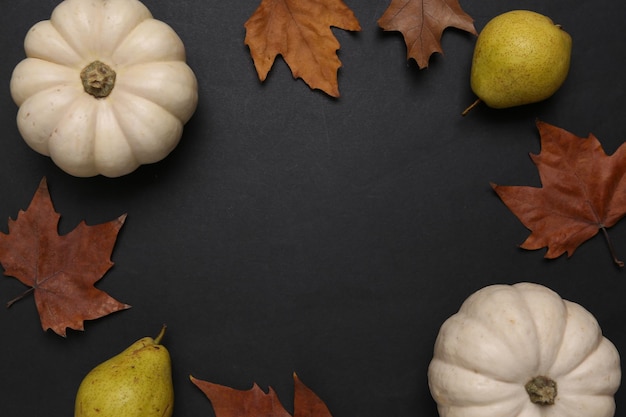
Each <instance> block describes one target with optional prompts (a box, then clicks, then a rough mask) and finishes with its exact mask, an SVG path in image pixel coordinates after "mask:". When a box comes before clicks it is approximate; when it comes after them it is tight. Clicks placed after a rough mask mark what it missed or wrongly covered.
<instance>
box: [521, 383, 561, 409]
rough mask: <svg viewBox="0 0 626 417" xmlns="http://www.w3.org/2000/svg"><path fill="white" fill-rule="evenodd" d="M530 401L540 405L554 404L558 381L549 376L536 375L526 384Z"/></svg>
mask: <svg viewBox="0 0 626 417" xmlns="http://www.w3.org/2000/svg"><path fill="white" fill-rule="evenodd" d="M524 387H525V388H526V392H527V393H528V396H529V397H530V401H531V402H532V403H534V404H539V405H553V404H554V400H555V399H556V395H557V390H556V382H554V381H553V380H552V379H550V378H548V377H547V376H536V377H534V378H533V379H531V380H530V381H528V382H527V383H526V385H525V386H524Z"/></svg>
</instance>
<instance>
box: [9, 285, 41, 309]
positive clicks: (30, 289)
mask: <svg viewBox="0 0 626 417" xmlns="http://www.w3.org/2000/svg"><path fill="white" fill-rule="evenodd" d="M33 291H35V287H30V288H29V289H27V290H26V291H24V292H23V293H22V294H21V295H18V296H17V297H15V298H14V299H12V300H11V301H9V302H8V303H7V308H10V307H11V306H12V305H13V304H15V303H17V302H18V301H20V300H21V299H22V298H24V297H26V296H27V295H28V294H30V293H32V292H33Z"/></svg>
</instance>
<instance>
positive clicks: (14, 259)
mask: <svg viewBox="0 0 626 417" xmlns="http://www.w3.org/2000/svg"><path fill="white" fill-rule="evenodd" d="M59 219H60V215H59V214H58V213H56V212H55V210H54V207H53V205H52V200H51V199H50V194H49V191H48V185H47V182H46V179H45V178H44V179H42V180H41V183H40V184H39V187H38V188H37V191H36V192H35V195H34V197H33V200H32V201H31V203H30V205H29V207H28V209H27V210H26V211H21V210H20V212H19V213H18V216H17V219H16V220H12V219H9V233H8V234H4V233H0V263H1V264H2V266H3V268H4V274H5V275H8V276H12V277H14V278H17V279H18V280H19V281H21V282H22V283H23V284H25V285H27V286H29V287H30V288H29V289H28V290H27V291H26V292H25V293H24V294H22V295H21V296H20V297H18V298H16V299H14V300H12V301H11V302H9V304H8V306H10V305H11V304H13V302H15V301H17V300H19V299H21V298H23V297H24V296H25V295H27V294H30V293H31V292H32V293H34V297H35V304H36V305H37V310H38V312H39V317H40V319H41V325H42V327H43V329H44V331H45V330H48V329H52V330H53V331H54V332H55V333H57V334H59V335H61V336H66V329H67V328H71V329H74V330H84V326H83V321H84V320H93V319H96V318H100V317H103V316H105V315H107V314H110V313H113V312H115V311H119V310H123V309H126V308H129V307H130V306H129V305H127V304H123V303H120V302H119V301H117V300H115V299H113V298H112V297H110V296H109V295H108V294H107V293H105V292H104V291H101V290H99V289H97V288H95V287H94V286H93V285H94V284H95V283H96V281H98V280H99V279H100V278H101V277H102V276H103V275H104V274H105V273H106V272H107V271H108V270H109V268H111V266H113V262H111V260H110V256H111V252H112V251H113V246H114V245H115V240H116V238H117V234H118V231H119V230H120V228H121V227H122V225H123V224H124V220H125V219H126V215H122V216H120V217H118V218H117V219H115V220H113V221H111V222H108V223H103V224H99V225H96V226H88V225H86V224H85V222H84V221H83V222H81V223H80V224H79V225H78V226H77V227H76V228H75V229H74V230H72V231H71V232H70V233H68V234H66V235H64V236H60V235H59V234H58V222H59Z"/></svg>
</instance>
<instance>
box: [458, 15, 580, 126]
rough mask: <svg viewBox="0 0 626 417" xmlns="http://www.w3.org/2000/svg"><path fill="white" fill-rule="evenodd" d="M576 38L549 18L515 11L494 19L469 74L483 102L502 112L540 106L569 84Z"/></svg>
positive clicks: (482, 35) (484, 32) (482, 36)
mask: <svg viewBox="0 0 626 417" xmlns="http://www.w3.org/2000/svg"><path fill="white" fill-rule="evenodd" d="M571 51H572V38H571V36H570V35H569V34H568V33H567V32H566V31H565V30H563V28H561V26H559V25H555V24H554V22H553V21H552V20H551V19H550V18H549V17H547V16H544V15H542V14H539V13H536V12H532V11H529V10H513V11H510V12H506V13H503V14H501V15H499V16H496V17H494V18H493V19H492V20H490V21H489V22H488V23H487V24H486V25H485V27H484V28H483V30H482V31H481V32H480V34H479V35H478V39H477V40H476V45H475V47H474V56H473V58H472V69H471V75H470V78H471V79H470V81H471V87H472V91H473V92H474V93H475V94H476V95H477V96H478V100H476V102H474V103H473V104H472V105H471V106H470V107H468V108H467V109H466V110H465V111H464V112H463V114H464V115H465V114H467V112H468V111H469V110H471V108H473V107H474V106H475V105H476V104H478V103H479V102H484V103H485V104H486V105H487V106H489V107H492V108H496V109H502V108H507V107H514V106H520V105H524V104H530V103H536V102H538V101H542V100H545V99H547V98H548V97H550V96H552V95H553V94H554V93H555V92H556V91H557V90H558V89H559V88H560V87H561V85H562V84H563V82H565V79H566V78H567V74H568V72H569V66H570V56H571Z"/></svg>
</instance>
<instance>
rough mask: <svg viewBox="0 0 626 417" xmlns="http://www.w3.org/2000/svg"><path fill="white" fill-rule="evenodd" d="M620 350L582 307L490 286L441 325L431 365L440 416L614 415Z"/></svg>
mask: <svg viewBox="0 0 626 417" xmlns="http://www.w3.org/2000/svg"><path fill="white" fill-rule="evenodd" d="M620 378H621V370H620V359H619V354H618V352H617V349H616V348H615V346H614V345H613V344H612V343H611V342H610V341H609V340H608V339H606V338H605V337H603V336H602V333H601V331H600V327H599V325H598V322H597V321H596V319H595V318H594V317H593V316H592V315H591V313H589V312H588V311H587V310H585V309H584V308H583V307H581V306H580V305H578V304H576V303H573V302H570V301H566V300H563V299H561V297H560V296H559V295H558V294H556V293H555V292H554V291H552V290H550V289H548V288H546V287H544V286H542V285H538V284H530V283H520V284H515V285H512V286H511V285H492V286H488V287H485V288H483V289H481V290H479V291H477V292H475V293H474V294H472V295H471V296H470V297H469V298H468V299H467V300H466V301H465V302H464V303H463V305H462V306H461V308H460V310H459V311H458V313H456V314H454V315H453V316H452V317H450V318H449V319H448V320H446V321H445V322H444V324H443V325H442V327H441V330H440V331H439V335H438V336H437V340H436V342H435V348H434V357H433V359H432V361H431V363H430V366H429V369H428V382H429V386H430V391H431V394H432V396H433V398H434V399H435V401H436V402H437V406H438V410H439V414H440V415H441V417H611V416H613V415H614V413H615V401H614V397H613V396H614V394H615V392H616V391H617V389H618V387H619V385H620Z"/></svg>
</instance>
